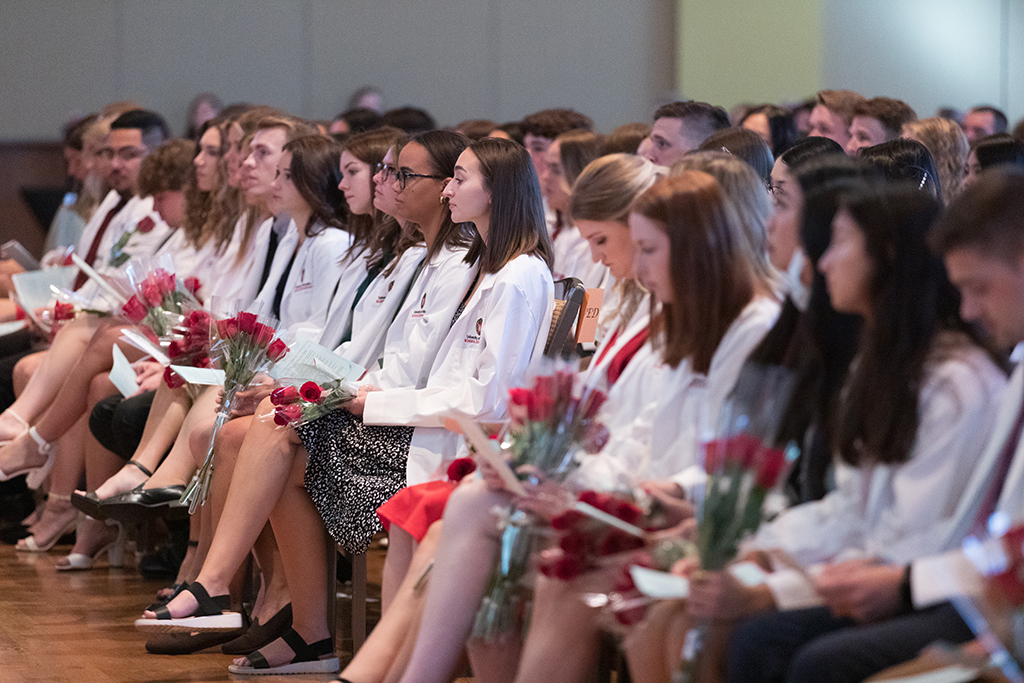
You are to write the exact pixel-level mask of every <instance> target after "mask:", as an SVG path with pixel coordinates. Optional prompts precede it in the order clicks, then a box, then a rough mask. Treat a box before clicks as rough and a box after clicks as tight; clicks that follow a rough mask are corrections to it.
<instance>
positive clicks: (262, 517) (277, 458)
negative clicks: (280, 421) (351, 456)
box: [144, 399, 319, 619]
mask: <svg viewBox="0 0 1024 683" xmlns="http://www.w3.org/2000/svg"><path fill="white" fill-rule="evenodd" d="M273 410H274V407H273V405H271V404H270V401H269V399H268V400H265V401H264V402H263V403H261V404H260V406H259V408H258V409H257V411H256V414H257V416H261V415H263V416H267V415H270V414H271V413H272V412H273ZM293 439H296V440H297V437H296V436H295V432H294V431H292V430H289V429H282V428H279V427H277V426H276V425H275V424H274V421H273V419H259V417H257V418H256V419H254V420H253V422H252V425H251V426H250V428H249V430H248V431H247V432H246V435H245V441H243V443H242V449H241V451H240V452H239V454H238V462H237V463H236V464H235V471H236V472H237V473H238V474H237V475H236V476H234V477H232V480H231V486H230V488H229V490H228V495H227V499H226V500H225V503H224V514H223V515H222V516H221V519H220V523H219V524H218V525H217V529H216V530H215V532H214V537H213V543H212V544H211V546H210V552H209V553H208V554H207V556H206V561H205V562H204V563H203V568H202V570H201V571H200V572H199V575H198V576H197V577H196V580H197V581H199V582H200V583H201V584H202V585H203V586H204V587H205V588H206V590H207V591H208V592H209V593H210V595H223V594H226V593H227V592H228V588H229V584H230V582H231V578H232V577H233V576H234V574H235V572H236V571H238V568H239V567H240V566H241V564H242V562H243V561H244V560H245V557H246V555H248V554H249V551H250V549H251V548H252V547H253V544H254V543H255V542H256V539H257V538H258V537H259V535H260V533H261V532H262V531H263V526H264V525H265V524H266V522H267V520H268V519H269V518H270V513H271V510H272V509H273V506H274V505H275V504H276V503H277V501H278V499H279V498H280V497H281V492H282V491H283V490H284V488H285V487H286V486H287V485H288V475H289V474H290V472H291V470H292V464H293V462H294V461H295V459H296V454H297V451H298V444H296V443H294V442H293ZM318 518H319V517H318ZM167 606H168V609H169V610H170V611H171V614H172V615H173V616H175V617H181V616H186V615H189V614H192V612H194V611H195V609H196V606H197V605H196V601H195V598H193V597H192V595H191V594H190V593H183V594H181V595H179V596H178V597H177V598H175V599H174V600H172V601H171V602H170V603H168V605H167ZM144 616H145V618H150V619H152V618H155V617H156V615H155V614H151V613H148V612H147V613H146V614H145V615H144Z"/></svg>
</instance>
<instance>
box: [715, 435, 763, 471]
mask: <svg viewBox="0 0 1024 683" xmlns="http://www.w3.org/2000/svg"><path fill="white" fill-rule="evenodd" d="M762 448H764V447H763V446H762V445H761V442H760V441H758V440H757V439H755V438H754V437H752V436H749V435H747V434H737V435H735V436H731V437H729V438H728V439H715V440H714V441H710V442H708V443H707V445H706V446H705V447H704V470H705V471H706V472H707V473H708V474H715V473H716V472H718V471H719V470H720V469H722V468H723V467H725V466H726V465H739V466H740V467H741V468H743V469H746V468H749V467H751V466H752V465H753V464H754V460H755V458H756V457H757V454H758V452H759V451H760V450H761V449H762Z"/></svg>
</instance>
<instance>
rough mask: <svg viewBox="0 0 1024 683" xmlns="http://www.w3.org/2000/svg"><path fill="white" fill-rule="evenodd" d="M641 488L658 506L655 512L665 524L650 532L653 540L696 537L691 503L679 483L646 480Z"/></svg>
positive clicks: (695, 523)
mask: <svg viewBox="0 0 1024 683" xmlns="http://www.w3.org/2000/svg"><path fill="white" fill-rule="evenodd" d="M641 488H643V489H644V491H646V492H647V495H649V496H650V497H651V498H652V499H653V501H654V503H655V504H656V505H657V506H658V510H657V512H658V514H659V515H661V516H662V517H663V523H664V524H666V526H665V527H664V528H662V529H660V530H658V531H654V532H651V539H652V540H653V541H655V542H657V541H663V540H670V539H676V538H684V539H686V540H688V541H693V540H695V539H696V531H697V520H696V518H695V517H694V514H693V504H692V503H690V502H689V501H688V500H686V494H685V493H684V492H683V488H682V487H681V486H680V485H679V484H677V483H675V482H672V481H648V482H644V483H643V484H641Z"/></svg>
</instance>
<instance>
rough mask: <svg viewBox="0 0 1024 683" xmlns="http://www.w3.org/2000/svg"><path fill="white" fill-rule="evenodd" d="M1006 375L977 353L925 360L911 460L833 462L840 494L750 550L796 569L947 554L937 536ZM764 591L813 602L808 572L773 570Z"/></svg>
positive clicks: (960, 491)
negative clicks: (779, 554) (779, 555)
mask: <svg viewBox="0 0 1024 683" xmlns="http://www.w3.org/2000/svg"><path fill="white" fill-rule="evenodd" d="M1005 385H1006V378H1005V375H1003V373H1002V371H1000V370H999V369H998V368H997V367H996V366H995V364H994V363H993V362H992V361H991V359H989V357H988V355H987V354H986V353H985V352H984V351H982V350H981V349H978V348H977V347H973V346H972V347H966V346H965V347H961V348H957V349H955V350H953V351H952V352H950V353H947V354H944V356H943V357H941V358H939V359H935V360H932V361H930V362H929V363H928V364H927V365H926V368H925V377H924V380H923V382H922V389H921V392H920V395H919V399H918V401H919V403H918V405H919V408H918V413H919V416H920V417H919V424H918V430H917V435H916V437H915V440H914V445H913V447H912V449H911V455H910V458H909V459H908V460H907V461H906V462H905V463H902V464H899V465H888V464H878V465H874V466H865V467H851V466H849V465H846V464H844V463H837V464H836V489H835V490H834V491H832V492H830V493H829V494H827V495H826V496H825V497H824V498H822V499H821V500H818V501H813V502H809V503H804V504H802V505H797V506H795V507H792V508H790V509H789V510H786V511H785V512H783V513H782V514H781V515H779V516H778V517H777V518H776V519H774V520H773V521H772V522H770V523H768V524H765V525H762V526H761V529H760V530H759V531H758V533H757V534H756V536H755V537H754V538H753V539H752V541H751V542H749V543H748V544H747V546H748V547H749V548H760V549H765V550H769V549H779V550H782V551H784V552H785V553H787V554H788V555H789V556H790V557H791V558H792V559H793V560H795V561H796V562H797V563H798V564H799V565H800V566H801V567H803V568H805V569H810V568H811V567H813V566H814V565H815V564H818V563H823V562H830V561H835V560H842V559H847V558H851V557H857V556H867V557H877V558H881V559H883V560H886V561H890V562H894V563H899V564H905V563H908V562H910V561H911V560H913V559H914V558H915V557H920V556H921V555H923V554H930V553H935V552H939V551H941V550H945V549H946V548H943V547H936V546H935V545H934V544H935V543H936V542H940V543H941V541H938V539H939V536H938V535H936V533H935V531H936V529H937V528H939V527H941V526H944V525H946V524H948V523H950V521H951V520H952V519H953V518H954V517H956V515H957V510H958V508H959V506H960V501H961V498H962V497H963V495H964V493H965V489H964V485H963V483H964V482H965V481H968V480H969V479H970V477H971V474H972V472H973V471H974V469H975V468H976V467H977V466H978V463H979V461H980V460H981V458H982V455H983V453H984V449H985V444H986V442H987V440H988V435H989V434H990V433H991V432H992V428H993V426H994V423H995V417H996V414H997V412H998V402H999V399H1000V398H1001V396H1002V391H1003V389H1004V387H1005ZM767 583H768V587H769V588H770V589H771V591H772V594H773V596H774V598H775V601H776V605H777V606H778V607H779V608H780V609H796V608H803V607H808V606H812V605H816V604H819V603H820V601H819V599H818V597H817V595H816V593H815V592H814V588H813V584H812V583H811V581H810V580H809V578H808V575H807V574H806V573H804V572H801V571H797V570H796V569H790V568H779V569H778V570H777V571H774V572H773V573H771V574H769V575H768V578H767Z"/></svg>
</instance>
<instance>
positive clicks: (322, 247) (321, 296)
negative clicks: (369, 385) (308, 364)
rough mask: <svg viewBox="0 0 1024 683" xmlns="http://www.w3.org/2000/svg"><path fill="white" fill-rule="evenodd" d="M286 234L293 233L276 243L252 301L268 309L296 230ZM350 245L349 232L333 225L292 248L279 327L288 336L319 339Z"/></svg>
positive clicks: (296, 232)
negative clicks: (270, 263)
mask: <svg viewBox="0 0 1024 683" xmlns="http://www.w3.org/2000/svg"><path fill="white" fill-rule="evenodd" d="M292 225H294V223H292ZM321 228H322V226H321ZM290 235H295V238H296V239H295V240H292V239H288V238H285V239H284V240H282V241H281V244H280V245H278V249H277V253H276V254H275V255H274V265H273V267H272V270H271V274H270V277H269V278H268V279H267V282H266V284H265V285H264V286H263V289H262V290H261V291H260V293H259V296H258V297H256V301H257V302H260V303H262V304H263V305H264V306H265V310H268V311H269V310H271V307H272V305H273V302H274V295H275V293H276V290H277V284H278V282H279V280H280V278H281V276H282V275H283V273H284V269H285V268H286V267H287V265H288V260H289V259H290V258H291V255H292V253H293V250H294V247H295V242H296V241H297V239H298V231H297V230H295V231H294V232H292V233H289V236H290ZM351 244H352V235H351V234H349V233H347V232H345V231H344V230H338V229H336V228H327V229H323V230H322V231H321V232H319V233H318V234H315V235H313V236H312V237H307V238H306V239H305V240H303V242H302V244H301V245H300V246H299V248H298V251H294V254H295V260H294V262H293V263H292V267H291V270H289V271H288V279H287V280H286V281H285V288H284V296H283V297H282V298H281V316H280V324H279V327H278V329H279V330H288V331H289V332H290V333H291V334H292V335H295V334H301V336H304V337H306V338H311V339H319V338H320V335H321V334H322V333H323V328H324V325H325V324H326V320H327V309H328V307H329V306H330V303H331V295H332V294H333V286H334V283H335V282H337V281H338V277H340V275H341V260H342V259H343V257H344V256H345V251H346V250H347V249H348V248H349V246H350V245H351Z"/></svg>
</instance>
